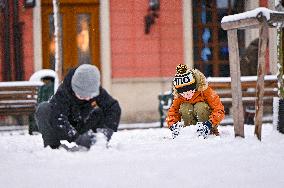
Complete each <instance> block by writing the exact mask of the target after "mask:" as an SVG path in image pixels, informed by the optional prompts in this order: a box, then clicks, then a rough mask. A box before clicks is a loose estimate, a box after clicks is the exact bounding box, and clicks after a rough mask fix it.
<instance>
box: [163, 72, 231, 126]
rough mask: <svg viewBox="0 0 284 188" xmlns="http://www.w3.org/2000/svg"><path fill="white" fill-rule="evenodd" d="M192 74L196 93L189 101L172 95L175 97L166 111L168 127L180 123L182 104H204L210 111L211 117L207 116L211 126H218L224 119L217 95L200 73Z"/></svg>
mask: <svg viewBox="0 0 284 188" xmlns="http://www.w3.org/2000/svg"><path fill="white" fill-rule="evenodd" d="M194 73H195V77H196V80H197V91H196V92H195V93H194V95H193V97H192V98H191V99H189V100H187V99H185V98H183V97H182V96H181V95H179V94H174V96H175V97H174V100H173V103H172V105H171V107H170V109H169V111H168V116H167V119H166V121H167V124H168V127H170V126H172V125H173V124H174V123H176V122H178V121H181V114H180V113H179V108H180V105H181V104H182V103H184V102H187V103H190V104H195V103H197V102H206V103H207V104H208V105H209V106H210V108H211V110H212V112H211V115H210V116H209V120H210V121H211V122H212V124H213V126H218V124H220V122H221V121H222V120H223V119H224V117H225V110H224V106H223V104H222V103H221V101H220V98H219V96H218V94H217V93H216V92H215V91H214V90H213V89H212V88H211V87H210V86H208V85H207V82H206V79H205V76H204V75H203V74H202V73H201V72H200V71H198V70H197V69H194Z"/></svg>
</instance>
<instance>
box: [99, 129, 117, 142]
mask: <svg viewBox="0 0 284 188" xmlns="http://www.w3.org/2000/svg"><path fill="white" fill-rule="evenodd" d="M97 132H98V133H103V134H104V135H105V137H106V140H107V141H110V139H111V137H112V135H113V132H114V131H113V130H112V129H110V128H97Z"/></svg>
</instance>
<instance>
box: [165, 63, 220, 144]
mask: <svg viewBox="0 0 284 188" xmlns="http://www.w3.org/2000/svg"><path fill="white" fill-rule="evenodd" d="M173 95H174V100H173V103H172V105H171V107H170V109H169V111H168V116H167V119H166V121H167V124H168V127H169V129H170V130H171V131H172V136H173V139H174V138H176V136H178V134H179V132H180V129H181V127H183V126H189V125H195V124H197V122H202V123H201V126H199V128H198V129H197V134H198V135H199V136H203V137H204V138H207V137H208V135H209V134H210V133H211V134H214V135H216V136H218V135H219V132H218V128H217V126H218V124H219V123H220V122H221V121H222V120H223V119H224V116H225V111H224V106H223V105H222V103H221V101H220V98H219V96H218V95H217V93H216V92H215V91H214V90H213V89H211V87H210V86H208V84H207V82H206V78H205V76H204V75H203V74H202V73H201V72H200V71H199V70H197V69H188V68H187V66H186V65H183V64H179V65H178V66H177V67H176V74H175V78H174V80H173ZM181 119H182V120H183V121H184V125H182V123H181Z"/></svg>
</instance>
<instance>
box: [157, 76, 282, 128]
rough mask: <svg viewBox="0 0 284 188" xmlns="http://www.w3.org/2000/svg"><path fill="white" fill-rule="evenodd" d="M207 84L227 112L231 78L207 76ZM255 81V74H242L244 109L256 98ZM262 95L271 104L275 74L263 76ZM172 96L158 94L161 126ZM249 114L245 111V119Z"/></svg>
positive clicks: (230, 97)
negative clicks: (218, 97)
mask: <svg viewBox="0 0 284 188" xmlns="http://www.w3.org/2000/svg"><path fill="white" fill-rule="evenodd" d="M207 81H208V85H209V86H210V87H211V88H212V89H214V90H215V91H216V92H217V94H218V95H219V96H220V99H221V102H222V103H223V105H224V107H225V110H226V114H228V109H230V108H231V107H232V92H231V78H230V77H208V78H207ZM256 82H257V76H242V77H241V85H242V101H243V107H244V109H246V108H247V107H249V106H252V107H254V106H255V98H256V89H255V88H256ZM264 87H265V88H264V96H263V105H264V106H272V105H273V97H277V96H278V94H277V77H276V76H275V75H266V76H265V78H264ZM172 99H173V96H172V94H171V93H170V92H166V93H164V94H160V95H159V112H160V121H161V127H163V123H164V121H165V117H166V115H167V111H168V109H169V107H170V105H171V104H172ZM248 115H249V114H246V113H245V120H246V118H251V117H248Z"/></svg>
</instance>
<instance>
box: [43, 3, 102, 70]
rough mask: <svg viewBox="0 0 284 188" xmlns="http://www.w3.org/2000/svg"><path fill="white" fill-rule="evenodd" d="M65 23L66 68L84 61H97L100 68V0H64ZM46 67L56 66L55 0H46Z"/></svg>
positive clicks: (96, 63)
mask: <svg viewBox="0 0 284 188" xmlns="http://www.w3.org/2000/svg"><path fill="white" fill-rule="evenodd" d="M60 21H61V23H62V28H60V30H61V34H62V61H63V62H62V63H63V66H62V69H63V70H62V71H63V75H65V74H66V73H67V72H68V70H69V69H71V68H74V67H76V66H78V65H80V64H84V63H87V64H93V65H96V66H97V67H98V68H100V52H99V39H100V38H99V3H98V1H97V0H83V1H80V3H78V1H75V2H74V1H68V0H65V1H64V0H61V1H60ZM42 41H43V42H42V45H43V46H42V48H43V68H45V69H53V70H54V67H55V56H54V55H55V40H54V18H53V6H52V1H48V0H46V1H45V0H44V1H43V3H42Z"/></svg>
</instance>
